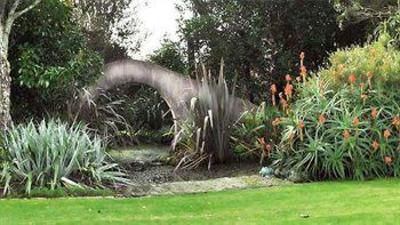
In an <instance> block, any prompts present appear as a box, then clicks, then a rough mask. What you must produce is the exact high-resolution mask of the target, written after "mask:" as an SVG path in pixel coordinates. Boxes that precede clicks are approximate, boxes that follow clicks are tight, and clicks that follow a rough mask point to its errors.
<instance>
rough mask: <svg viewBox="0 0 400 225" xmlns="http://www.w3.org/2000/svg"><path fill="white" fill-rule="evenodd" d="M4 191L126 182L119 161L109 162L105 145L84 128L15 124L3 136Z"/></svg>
mask: <svg viewBox="0 0 400 225" xmlns="http://www.w3.org/2000/svg"><path fill="white" fill-rule="evenodd" d="M4 147H5V149H6V151H5V161H4V162H5V163H4V168H3V171H2V172H1V174H0V184H2V185H3V187H4V191H5V192H9V191H11V189H12V188H14V187H15V188H16V189H18V188H19V187H20V186H21V184H23V185H24V186H25V193H27V194H30V192H31V190H32V188H33V187H47V188H50V189H51V190H53V189H55V188H57V187H61V186H66V185H67V186H85V185H89V186H102V185H103V184H111V183H116V182H117V183H118V182H126V179H125V178H124V174H123V173H121V172H120V171H119V170H118V168H117V165H116V164H111V163H108V162H107V155H106V153H105V147H104V144H103V143H102V141H101V140H100V139H98V138H97V137H93V138H92V137H91V136H90V135H89V134H88V131H87V130H86V128H85V127H83V126H80V125H73V126H68V125H67V124H64V123H62V122H59V121H54V120H51V121H49V122H45V121H42V122H41V123H40V124H35V123H33V122H30V123H28V124H26V125H25V124H24V125H18V126H15V127H13V128H12V129H11V130H10V131H9V132H8V134H7V136H5V138H4Z"/></svg>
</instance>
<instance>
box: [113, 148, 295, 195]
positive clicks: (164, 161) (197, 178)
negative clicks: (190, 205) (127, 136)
mask: <svg viewBox="0 0 400 225" xmlns="http://www.w3.org/2000/svg"><path fill="white" fill-rule="evenodd" d="M110 155H111V156H112V157H113V159H114V160H115V161H116V162H118V163H119V164H120V165H121V166H122V167H123V168H125V169H126V170H127V173H128V174H129V178H130V180H131V185H129V186H128V187H126V188H125V187H124V188H122V189H120V190H118V192H119V193H120V194H122V195H123V196H144V195H165V194H184V193H199V192H212V191H221V190H229V189H244V188H254V187H266V186H268V187H269V186H276V185H282V184H284V183H288V182H284V181H282V180H279V179H265V178H262V177H261V176H259V175H258V172H259V170H260V166H259V165H258V164H257V163H254V162H251V163H250V162H247V163H238V162H236V163H232V164H226V165H213V166H212V167H211V170H208V169H207V168H205V167H200V168H197V169H195V170H177V171H175V167H174V166H172V165H170V164H171V163H170V161H171V157H170V154H169V148H168V147H165V146H138V147H135V148H134V149H125V150H124V149H122V150H121V149H120V150H114V151H110Z"/></svg>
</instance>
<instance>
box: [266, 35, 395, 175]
mask: <svg viewBox="0 0 400 225" xmlns="http://www.w3.org/2000/svg"><path fill="white" fill-rule="evenodd" d="M381 41H382V40H381ZM399 63H400V53H399V52H398V51H396V50H394V49H392V48H386V47H384V46H383V45H382V43H381V42H375V43H372V44H371V45H368V46H365V47H355V48H353V49H349V50H343V51H339V52H337V53H335V54H333V55H332V57H331V67H329V68H328V69H325V70H322V71H321V72H320V73H319V74H318V75H317V76H315V77H313V78H311V79H308V80H307V81H306V82H304V83H303V82H301V83H296V84H295V85H297V89H296V96H295V98H296V101H295V102H294V103H293V104H291V105H290V110H289V111H288V114H287V115H286V116H285V117H283V118H281V123H280V126H281V129H282V133H281V135H282V138H281V142H280V144H278V148H277V150H276V151H274V154H273V159H274V163H273V167H274V168H275V169H276V171H275V172H276V173H277V174H279V175H282V176H289V175H290V174H293V173H294V174H296V175H297V176H300V177H302V179H309V180H322V179H345V178H351V179H366V178H372V177H384V176H388V175H389V176H391V175H393V176H398V175H399V174H400V151H399V150H400V148H399V146H398V143H399V138H400V117H399V116H400V105H399V100H400V98H399V96H400V95H399V94H400V92H399V91H398V89H397V88H396V82H398V81H399V80H398V79H399V78H398V75H399V74H400V64H399ZM340 68H341V69H340ZM368 74H369V76H368Z"/></svg>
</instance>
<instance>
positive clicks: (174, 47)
mask: <svg viewBox="0 0 400 225" xmlns="http://www.w3.org/2000/svg"><path fill="white" fill-rule="evenodd" d="M183 51H184V49H182V48H181V47H180V46H179V43H177V42H173V41H171V40H168V39H164V40H163V43H162V44H161V47H160V48H159V49H157V50H155V51H154V53H153V54H152V55H150V57H149V60H150V61H151V62H153V63H155V64H158V65H160V66H164V67H166V68H168V69H170V70H172V71H175V72H178V73H182V74H186V73H187V72H188V71H187V67H186V62H185V56H184V54H183Z"/></svg>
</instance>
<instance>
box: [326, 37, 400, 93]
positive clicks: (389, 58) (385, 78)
mask: <svg viewBox="0 0 400 225" xmlns="http://www.w3.org/2000/svg"><path fill="white" fill-rule="evenodd" d="M389 41H390V37H389V36H388V35H387V34H382V35H381V37H380V39H379V41H376V42H373V43H372V44H368V45H366V46H364V47H354V48H351V49H344V50H339V51H337V52H335V53H334V54H332V55H331V56H330V59H329V61H330V66H329V68H327V69H324V70H322V71H321V72H319V74H320V76H321V77H325V78H328V79H329V78H332V84H333V85H335V86H338V87H341V86H342V85H343V83H348V79H349V76H350V75H351V74H354V75H355V78H356V81H357V83H358V84H359V83H361V82H364V83H367V82H368V76H370V77H371V78H370V79H371V81H372V82H374V83H375V84H377V85H384V84H385V85H398V83H399V82H400V76H399V74H400V60H399V59H400V52H399V51H397V50H396V49H394V48H391V47H387V44H388V42H389Z"/></svg>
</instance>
